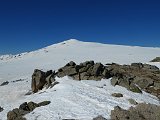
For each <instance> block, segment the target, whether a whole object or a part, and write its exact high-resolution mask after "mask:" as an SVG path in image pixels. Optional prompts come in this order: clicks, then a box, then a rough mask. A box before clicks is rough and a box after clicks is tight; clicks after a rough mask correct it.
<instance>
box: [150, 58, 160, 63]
mask: <svg viewBox="0 0 160 120" xmlns="http://www.w3.org/2000/svg"><path fill="white" fill-rule="evenodd" d="M151 62H160V57H156V58H154V59H153V60H151Z"/></svg>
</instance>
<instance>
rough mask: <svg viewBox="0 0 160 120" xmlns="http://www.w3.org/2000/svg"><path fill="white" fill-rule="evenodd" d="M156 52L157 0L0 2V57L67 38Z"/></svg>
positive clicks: (159, 14)
mask: <svg viewBox="0 0 160 120" xmlns="http://www.w3.org/2000/svg"><path fill="white" fill-rule="evenodd" d="M71 38H75V39H79V40H82V41H94V42H102V43H109V44H125V45H138V46H157V47H160V2H159V0H1V1H0V54H8V53H12V54H16V53H21V52H24V51H31V50H36V49H38V48H42V47H45V46H47V45H50V44H53V43H57V42H61V41H63V40H67V39H71Z"/></svg>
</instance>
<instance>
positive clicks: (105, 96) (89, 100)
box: [0, 39, 160, 120]
mask: <svg viewBox="0 0 160 120" xmlns="http://www.w3.org/2000/svg"><path fill="white" fill-rule="evenodd" d="M15 56H16V57H13V56H11V55H9V56H7V57H6V56H1V60H0V83H2V82H4V81H9V84H8V85H6V86H0V106H2V107H3V108H4V111H2V112H0V120H6V118H7V112H8V111H9V110H12V109H13V108H16V107H18V106H19V105H20V104H22V103H23V102H29V101H34V102H42V101H44V100H50V101H51V104H49V105H47V106H44V107H39V108H36V109H35V110H34V111H33V112H31V113H29V114H27V115H26V116H25V117H26V118H27V119H28V120H34V119H36V120H61V119H66V118H72V119H80V120H91V119H92V118H93V117H96V116H97V115H103V116H104V117H106V118H107V119H109V118H110V112H111V110H112V109H113V108H114V106H117V105H119V106H120V107H122V108H125V109H127V108H129V107H130V106H131V104H130V103H129V102H128V100H127V99H129V98H133V99H135V100H136V101H137V102H146V103H152V104H157V105H159V104H160V103H159V101H158V99H157V98H156V97H154V96H152V95H150V94H148V93H145V92H143V94H138V93H133V92H131V91H128V90H127V89H125V88H123V87H120V86H116V87H113V86H111V84H110V79H108V80H101V81H92V80H89V81H87V80H86V81H85V80H84V81H75V80H72V79H71V78H68V77H64V78H56V80H57V81H59V82H60V84H57V85H56V86H55V87H53V88H51V89H43V90H42V91H39V92H38V93H36V94H32V95H29V96H25V93H27V92H28V91H29V90H30V89H31V75H32V73H33V70H34V69H35V68H38V69H42V70H44V71H46V70H49V69H52V70H57V69H58V68H59V67H62V66H64V65H65V64H66V63H68V62H69V61H71V60H72V61H75V62H76V63H77V64H79V63H80V62H84V61H86V60H94V61H95V62H102V63H103V64H106V63H111V62H115V63H119V64H130V63H132V62H143V63H149V64H153V65H156V66H158V67H160V64H159V63H150V62H149V61H150V60H152V59H153V58H155V57H157V56H160V48H149V47H148V48H147V47H138V46H136V47H131V46H121V45H107V44H100V43H89V42H81V41H78V40H74V39H71V40H68V41H64V42H62V43H58V44H54V45H51V46H48V47H46V48H43V49H39V50H37V51H33V52H29V53H22V54H19V55H15ZM19 79H23V81H19V82H13V81H14V80H19ZM114 92H120V93H122V94H123V95H124V97H122V98H115V97H112V96H111V94H112V93H114Z"/></svg>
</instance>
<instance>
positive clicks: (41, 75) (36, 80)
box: [32, 69, 46, 92]
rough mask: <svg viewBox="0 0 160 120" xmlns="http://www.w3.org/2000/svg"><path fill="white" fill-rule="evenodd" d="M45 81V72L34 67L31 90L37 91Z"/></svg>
mask: <svg viewBox="0 0 160 120" xmlns="http://www.w3.org/2000/svg"><path fill="white" fill-rule="evenodd" d="M45 83H46V81H45V72H43V71H41V70H38V69H35V70H34V73H33V75H32V91H33V92H37V91H38V90H39V89H42V88H43V86H44V84H45Z"/></svg>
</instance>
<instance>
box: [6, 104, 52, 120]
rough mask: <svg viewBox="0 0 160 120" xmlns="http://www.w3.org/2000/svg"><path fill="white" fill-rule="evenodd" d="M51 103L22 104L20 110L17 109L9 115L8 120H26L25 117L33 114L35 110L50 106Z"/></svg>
mask: <svg viewBox="0 0 160 120" xmlns="http://www.w3.org/2000/svg"><path fill="white" fill-rule="evenodd" d="M50 103H51V102H50V101H43V102H40V103H38V104H37V103H34V102H32V101H31V102H28V103H27V102H24V103H22V104H21V105H20V106H19V108H15V109H13V110H12V111H9V112H8V113H7V120H26V119H25V118H24V117H23V116H24V115H26V114H28V113H30V112H32V111H33V110H34V109H35V108H37V107H41V106H45V105H48V104H50Z"/></svg>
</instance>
